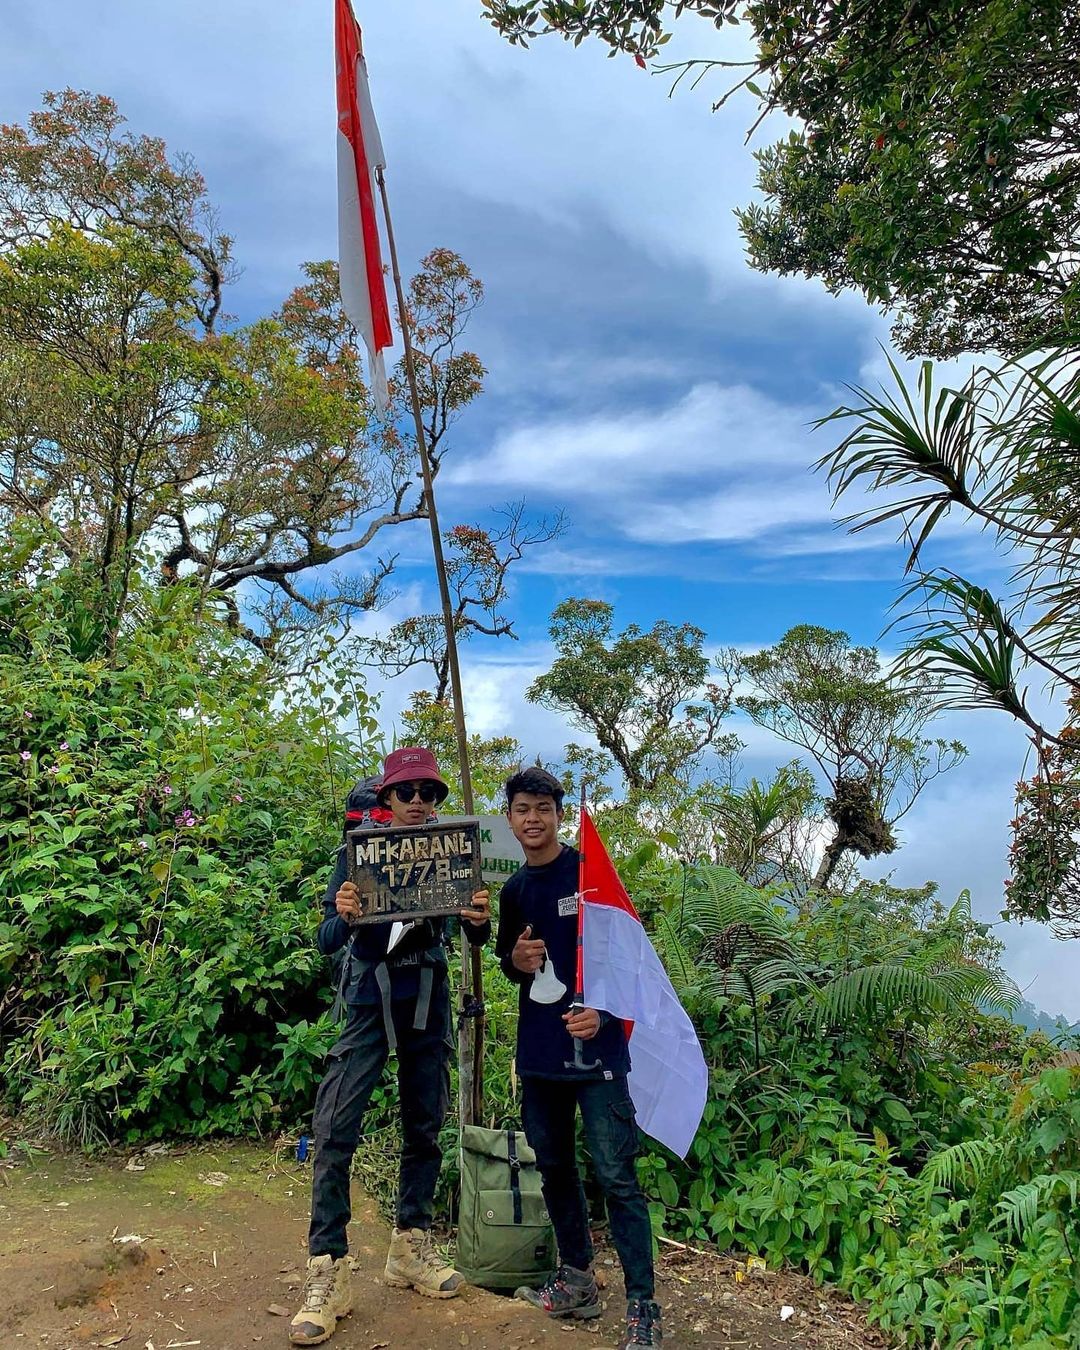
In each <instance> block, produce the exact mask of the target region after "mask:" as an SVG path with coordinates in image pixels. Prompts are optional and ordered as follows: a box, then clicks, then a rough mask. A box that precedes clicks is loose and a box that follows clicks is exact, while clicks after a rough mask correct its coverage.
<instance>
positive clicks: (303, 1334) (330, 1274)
mask: <svg viewBox="0 0 1080 1350" xmlns="http://www.w3.org/2000/svg"><path fill="white" fill-rule="evenodd" d="M303 1300H304V1301H303V1303H302V1304H301V1306H300V1311H299V1312H298V1313H297V1314H296V1316H295V1317H294V1318H293V1320H292V1322H291V1324H290V1326H289V1343H290V1344H291V1345H321V1344H322V1343H323V1341H328V1340H329V1339H330V1337H331V1336H332V1335H333V1334H334V1331H335V1329H336V1328H337V1324H338V1319H339V1318H341V1317H348V1315H349V1313H351V1312H352V1289H351V1288H350V1284H349V1258H348V1257H347V1256H341V1257H339V1258H338V1259H337V1260H336V1261H335V1260H334V1258H333V1257H332V1256H313V1257H312V1258H311V1260H310V1261H309V1262H308V1263H307V1279H305V1281H304V1293H303Z"/></svg>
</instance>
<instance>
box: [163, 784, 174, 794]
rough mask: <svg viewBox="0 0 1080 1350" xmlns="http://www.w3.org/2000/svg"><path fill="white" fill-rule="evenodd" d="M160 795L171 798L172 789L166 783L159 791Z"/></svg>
mask: <svg viewBox="0 0 1080 1350" xmlns="http://www.w3.org/2000/svg"><path fill="white" fill-rule="evenodd" d="M161 794H162V796H163V797H171V796H172V788H171V787H170V785H169V784H168V783H166V784H165V786H164V787H163V788H162V789H161Z"/></svg>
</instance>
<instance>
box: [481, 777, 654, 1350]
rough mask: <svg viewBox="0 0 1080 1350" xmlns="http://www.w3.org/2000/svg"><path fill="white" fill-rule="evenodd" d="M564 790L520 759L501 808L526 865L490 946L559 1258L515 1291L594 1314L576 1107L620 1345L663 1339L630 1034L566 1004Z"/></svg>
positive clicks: (541, 1304) (510, 887)
mask: <svg viewBox="0 0 1080 1350" xmlns="http://www.w3.org/2000/svg"><path fill="white" fill-rule="evenodd" d="M563 795H564V794H563V788H562V786H561V785H560V783H559V782H558V780H557V779H556V778H553V777H552V776H551V774H549V773H546V772H545V771H544V770H543V769H525V770H523V771H522V772H520V773H516V774H514V776H513V777H512V778H511V779H509V781H508V782H507V784H506V804H507V817H508V819H509V821H510V828H511V829H512V830H513V832H514V835H515V837H516V838H517V840H518V842H519V843H520V844H521V846H522V848H523V849H524V851H525V866H524V867H523V868H522V869H521V870H520V871H519V872H516V873H515V874H514V875H513V876H512V877H511V878H510V880H509V881H508V882H507V883H506V885H505V886H504V887H503V889H502V894H501V896H500V898H499V933H498V937H497V938H496V941H495V954H496V956H497V957H498V958H499V962H500V964H501V966H502V969H503V971H504V973H505V974H506V976H507V978H508V979H511V980H513V981H514V983H515V984H517V985H519V986H520V994H519V1002H518V1038H517V1072H518V1076H519V1077H520V1079H521V1095H522V1125H523V1126H524V1130H525V1135H526V1138H527V1139H528V1141H529V1143H530V1145H531V1146H532V1148H533V1150H534V1151H535V1153H536V1161H537V1166H538V1167H539V1169H540V1175H541V1178H542V1180H543V1187H544V1199H545V1201H546V1203H547V1207H548V1213H549V1214H550V1215H551V1221H552V1223H553V1225H554V1227H555V1236H556V1239H557V1241H558V1244H559V1260H560V1262H561V1265H560V1266H559V1269H558V1270H557V1271H556V1273H555V1274H554V1275H553V1276H552V1277H551V1279H550V1280H548V1282H547V1283H546V1284H545V1285H544V1286H543V1288H542V1289H519V1290H518V1291H517V1296H518V1297H519V1298H522V1299H525V1300H526V1301H527V1302H529V1303H532V1304H533V1305H534V1306H535V1307H538V1308H541V1309H543V1311H544V1312H546V1313H547V1314H548V1316H550V1317H567V1318H569V1317H575V1318H589V1317H598V1316H599V1315H600V1311H601V1309H600V1296H599V1292H598V1290H597V1287H596V1279H595V1276H594V1272H593V1247H592V1240H591V1237H590V1234H589V1222H588V1210H587V1208H586V1204H585V1193H584V1190H583V1189H582V1185H581V1177H580V1176H579V1174H578V1169H577V1162H576V1152H575V1147H574V1124H575V1116H576V1113H577V1111H578V1110H580V1111H581V1119H582V1124H583V1125H584V1128H585V1138H586V1141H587V1143H588V1146H589V1153H590V1155H591V1156H592V1161H593V1167H594V1169H595V1172H596V1177H597V1180H598V1181H599V1183H600V1186H601V1188H602V1190H603V1192H604V1197H605V1199H606V1201H607V1209H608V1218H609V1219H610V1221H611V1236H612V1239H613V1241H614V1243H615V1249H616V1251H617V1252H618V1254H619V1260H620V1261H621V1263H622V1268H623V1277H624V1279H625V1281H626V1297H627V1309H626V1331H625V1332H624V1334H623V1339H622V1340H621V1341H620V1342H619V1348H620V1350H626V1347H629V1346H638V1345H651V1346H658V1345H660V1344H661V1341H662V1330H661V1319H660V1308H659V1306H658V1305H657V1303H656V1302H655V1299H654V1297H653V1294H654V1284H653V1260H652V1229H651V1226H650V1224H649V1211H648V1208H647V1206H646V1203H645V1197H644V1195H643V1194H642V1191H641V1187H640V1186H639V1184H638V1179H637V1172H636V1169H635V1166H634V1160H635V1158H636V1157H637V1148H638V1141H637V1123H636V1121H635V1119H634V1104H633V1102H632V1101H631V1100H630V1093H629V1090H628V1088H627V1083H626V1076H627V1074H628V1073H629V1072H630V1055H629V1052H628V1050H627V1044H626V1035H625V1032H624V1030H623V1026H622V1023H621V1022H619V1021H617V1020H616V1019H615V1018H613V1017H611V1016H609V1015H608V1014H607V1013H606V1012H604V1011H603V1010H602V1009H597V1008H571V1003H572V1001H573V991H574V986H575V983H576V973H577V932H578V917H577V911H578V904H579V899H578V851H577V849H575V848H571V847H570V846H569V845H568V844H563V843H560V841H559V826H560V824H561V823H562V819H563V807H562V802H563ZM553 976H554V978H552V977H553ZM559 985H562V986H563V988H562V990H561V991H560V990H559ZM548 1000H550V1001H548ZM575 1038H576V1039H577V1040H579V1041H582V1042H584V1045H583V1047H582V1050H583V1053H582V1055H581V1059H582V1061H583V1062H584V1065H585V1067H584V1068H580V1067H576V1066H575V1056H574V1049H575V1046H574V1040H575Z"/></svg>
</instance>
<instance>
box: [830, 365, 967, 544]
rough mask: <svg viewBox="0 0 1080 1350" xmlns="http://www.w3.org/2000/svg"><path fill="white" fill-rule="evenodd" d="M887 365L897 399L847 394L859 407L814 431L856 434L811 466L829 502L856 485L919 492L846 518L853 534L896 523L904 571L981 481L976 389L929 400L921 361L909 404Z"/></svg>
mask: <svg viewBox="0 0 1080 1350" xmlns="http://www.w3.org/2000/svg"><path fill="white" fill-rule="evenodd" d="M886 359H887V361H888V363H889V369H890V371H891V372H892V376H893V380H894V382H895V386H896V395H895V396H894V395H893V394H891V393H889V392H887V391H885V390H884V389H882V390H881V391H880V392H879V393H877V394H873V393H870V392H869V391H868V390H866V389H862V388H852V392H853V393H854V394H855V395H856V397H857V398H859V399H860V400H861V405H860V406H857V407H846V406H845V407H841V408H838V409H836V411H835V412H832V413H830V414H829V415H828V416H827V417H823V418H821V419H820V420H819V421H818V422H817V423H816V426H817V427H822V426H826V425H827V424H828V423H830V422H834V421H852V420H854V421H855V422H856V427H855V429H854V430H853V431H852V432H851V433H850V434H849V435H847V436H846V437H845V438H844V440H843V441H841V443H840V444H839V445H838V446H837V447H836V448H835V449H834V450H831V451H830V452H829V453H828V454H826V455H823V456H822V457H821V459H820V460H819V461H818V463H817V465H816V467H817V468H819V469H824V470H825V471H826V474H827V476H828V479H829V483H830V485H831V486H832V488H833V495H834V499H835V500H839V499H840V497H842V496H843V495H844V493H846V492H848V491H849V490H850V489H851V488H852V487H854V486H856V485H859V486H862V487H864V488H867V489H869V490H871V491H881V490H882V489H885V490H889V489H896V488H900V489H902V490H908V489H910V488H912V487H915V488H925V489H926V490H924V491H921V492H916V494H915V495H913V496H908V497H904V498H901V499H895V498H894V499H893V500H892V501H890V502H889V503H888V505H886V506H884V507H882V508H880V509H879V510H876V511H874V510H868V511H860V512H857V513H855V514H854V515H852V516H849V517H848V518H847V523H849V524H851V527H852V531H853V532H858V531H860V530H866V529H870V528H872V527H873V526H875V525H880V524H883V523H885V522H887V521H899V522H901V523H902V526H903V528H902V530H901V537H902V538H905V539H906V540H908V542H909V543H910V544H911V553H910V556H909V558H908V567H909V568H910V567H912V566H914V564H915V562H916V560H917V558H918V556H919V552H920V550H921V549H922V546H923V544H924V543H925V542H926V539H927V537H928V536H929V535H930V533H931V531H932V530H933V529H934V527H935V526H936V525H937V523H938V521H939V520H940V519H941V518H942V516H943V515H944V514H945V513H946V512H947V511H948V509H949V507H950V506H952V505H953V504H959V505H962V506H967V505H969V504H970V502H971V492H972V490H973V487H974V486H975V485H977V484H978V483H980V482H981V481H982V479H983V476H984V470H983V464H982V460H981V456H980V448H979V435H978V418H977V401H976V398H975V383H974V379H972V380H971V381H969V382H968V384H967V385H965V386H964V388H962V389H947V388H946V389H941V390H939V391H938V392H937V394H936V397H935V392H934V383H933V367H932V365H931V363H930V362H929V361H924V362H923V363H922V366H921V367H920V371H919V377H918V391H919V395H920V397H919V400H918V403H916V400H915V399H914V398H913V397H912V394H911V392H910V390H909V389H908V387H907V385H906V384H905V382H904V379H903V376H902V375H901V373H900V371H899V369H898V367H897V366H896V364H895V363H894V361H893V360H892V358H891V357H890V356H888V354H887V353H886Z"/></svg>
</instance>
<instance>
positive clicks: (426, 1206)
mask: <svg viewBox="0 0 1080 1350" xmlns="http://www.w3.org/2000/svg"><path fill="white" fill-rule="evenodd" d="M391 1008H392V1010H393V1018H394V1030H395V1031H396V1033H397V1042H398V1045H397V1055H398V1070H397V1078H398V1092H399V1096H400V1102H401V1141H402V1146H401V1165H400V1169H399V1174H398V1198H397V1226H398V1227H399V1228H430V1227H431V1213H432V1204H433V1200H434V1196H435V1187H436V1184H437V1183H438V1180H439V1167H440V1165H441V1164H442V1154H441V1153H440V1152H439V1131H440V1130H441V1129H442V1124H443V1121H444V1120H445V1119H446V1111H447V1108H448V1106H449V1104H450V1052H451V1049H452V1045H451V1041H450V991H449V986H448V983H447V980H446V977H445V976H442V977H440V976H439V975H436V979H435V988H434V989H433V991H432V997H431V1007H430V1009H429V1011H428V1019H427V1027H426V1029H425V1030H423V1031H414V1030H413V1025H412V1024H413V1018H414V1016H415V1014H416V999H415V998H404V999H394V1000H393V1002H392V1004H391ZM388 1055H389V1047H388V1045H387V1040H386V1028H385V1027H384V1026H383V1014H382V1008H381V1007H380V1006H379V1005H378V1004H372V1005H364V1006H361V1007H352V1008H350V1009H349V1017H348V1021H347V1022H346V1024H345V1030H344V1031H343V1032H342V1034H341V1037H340V1038H339V1039H338V1041H337V1042H336V1043H335V1045H334V1047H333V1049H332V1050H331V1051H330V1054H329V1056H328V1067H327V1070H326V1077H325V1078H324V1079H323V1081H322V1083H321V1085H320V1087H319V1093H318V1096H317V1097H316V1099H315V1126H314V1135H315V1163H314V1170H313V1176H312V1195H311V1228H310V1231H309V1233H308V1255H309V1256H325V1255H330V1256H333V1257H334V1258H335V1259H336V1258H338V1257H341V1256H344V1255H345V1253H346V1252H347V1251H348V1241H347V1239H346V1236H345V1228H346V1225H347V1224H348V1222H349V1218H350V1217H351V1214H352V1206H351V1204H350V1197H349V1179H350V1174H351V1170H352V1157H353V1154H354V1153H355V1152H356V1145H357V1143H358V1141H359V1139H360V1131H361V1129H362V1127H363V1123H364V1112H365V1111H366V1110H367V1105H368V1102H369V1101H370V1100H371V1094H372V1092H373V1091H374V1089H375V1087H376V1085H377V1084H378V1082H379V1079H380V1078H381V1077H382V1071H383V1068H384V1067H385V1065H386V1060H387V1057H388Z"/></svg>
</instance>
